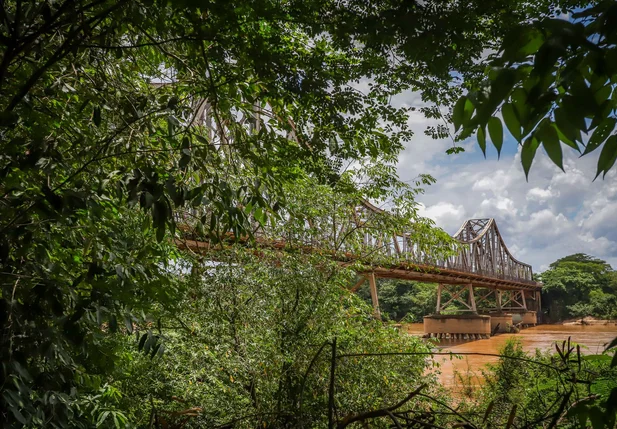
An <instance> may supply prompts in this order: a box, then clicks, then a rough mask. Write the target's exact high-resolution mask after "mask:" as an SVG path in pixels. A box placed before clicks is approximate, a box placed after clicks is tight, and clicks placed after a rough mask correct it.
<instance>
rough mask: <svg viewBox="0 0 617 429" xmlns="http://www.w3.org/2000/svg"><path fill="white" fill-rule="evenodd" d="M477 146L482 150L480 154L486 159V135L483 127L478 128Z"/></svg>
mask: <svg viewBox="0 0 617 429" xmlns="http://www.w3.org/2000/svg"><path fill="white" fill-rule="evenodd" d="M478 145H480V149H482V153H483V154H484V157H485V158H486V135H485V131H484V127H479V128H478Z"/></svg>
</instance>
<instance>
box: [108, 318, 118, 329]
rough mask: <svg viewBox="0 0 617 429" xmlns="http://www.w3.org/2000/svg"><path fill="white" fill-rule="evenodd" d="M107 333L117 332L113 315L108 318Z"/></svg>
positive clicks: (116, 323) (116, 322) (116, 320)
mask: <svg viewBox="0 0 617 429" xmlns="http://www.w3.org/2000/svg"><path fill="white" fill-rule="evenodd" d="M109 331H110V332H112V333H113V332H118V319H116V315H115V314H112V315H111V316H109Z"/></svg>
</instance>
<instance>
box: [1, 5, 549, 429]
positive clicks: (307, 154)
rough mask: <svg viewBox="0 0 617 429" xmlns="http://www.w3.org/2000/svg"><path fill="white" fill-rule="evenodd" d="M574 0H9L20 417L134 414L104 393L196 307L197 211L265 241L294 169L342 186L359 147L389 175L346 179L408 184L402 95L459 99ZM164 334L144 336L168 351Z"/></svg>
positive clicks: (6, 136) (11, 277)
mask: <svg viewBox="0 0 617 429" xmlns="http://www.w3.org/2000/svg"><path fill="white" fill-rule="evenodd" d="M555 3H557V4H561V2H552V1H544V2H539V3H537V4H533V5H530V4H529V2H524V1H517V2H512V1H509V0H507V1H506V0H502V1H495V2H491V3H490V5H487V4H486V2H484V1H479V0H478V1H472V2H468V3H461V2H455V1H427V2H422V3H421V4H420V3H415V2H407V1H402V0H388V1H375V2H371V3H370V5H369V6H370V7H367V3H366V2H365V1H364V0H362V1H360V0H354V1H348V2H337V1H331V0H311V1H289V2H279V1H270V0H261V1H257V2H245V1H240V0H238V1H233V2H231V3H230V2H229V1H227V0H215V1H211V2H195V1H192V0H190V1H189V0H181V1H176V2H167V1H159V0H143V1H127V0H120V1H115V0H114V1H111V0H97V1H92V2H87V1H82V0H60V1H47V0H35V1H31V2H24V1H22V0H9V1H4V2H2V4H1V5H0V55H1V58H0V195H1V197H0V207H1V209H0V210H1V211H0V214H1V216H0V287H1V289H0V331H1V336H0V360H1V362H2V369H1V373H0V386H2V387H1V389H2V391H1V395H0V413H1V418H2V420H3V422H6V423H5V424H6V425H7V426H16V427H20V426H24V425H25V426H41V425H48V426H56V427H89V426H91V425H92V416H93V413H94V414H96V413H97V412H98V411H101V410H103V411H101V414H100V415H98V414H97V420H96V421H97V422H99V419H101V420H100V422H101V424H102V425H107V426H111V425H115V422H116V421H118V422H121V421H123V417H122V416H124V414H121V411H117V410H116V408H114V407H116V404H117V403H118V402H122V400H125V401H128V399H127V396H126V395H124V396H123V397H122V398H124V399H118V398H117V397H116V396H114V397H113V398H114V399H113V400H111V399H109V400H108V399H105V400H103V399H102V398H103V396H97V395H103V393H101V389H102V386H104V385H105V379H106V378H107V377H108V376H109V374H111V373H113V371H114V368H116V367H117V366H118V365H120V366H121V365H123V364H124V363H123V362H124V360H125V359H129V358H128V357H127V356H126V353H127V352H126V350H125V349H124V346H122V343H121V342H120V343H118V342H115V340H114V341H112V339H115V338H116V335H118V334H117V332H118V331H123V332H131V331H133V329H134V325H137V326H140V327H141V328H142V329H141V331H143V327H144V326H145V324H148V323H152V324H156V323H155V322H156V320H155V319H152V315H153V314H156V313H157V312H161V311H163V310H164V311H167V312H171V313H173V312H174V311H180V310H179V309H178V308H177V307H176V304H177V303H178V302H180V299H179V298H180V297H183V296H184V295H183V290H182V287H183V285H184V283H183V282H182V281H181V276H180V275H179V274H182V273H178V272H177V270H176V268H177V264H179V262H177V261H178V256H177V252H176V248H175V244H176V243H175V241H173V240H174V238H175V235H174V234H175V233H176V223H175V216H176V215H178V213H179V212H183V211H188V212H190V211H191V210H189V209H190V208H192V207H201V208H202V209H204V208H205V210H203V211H201V212H199V213H200V215H201V216H200V217H199V219H198V220H199V221H200V222H201V225H202V226H201V228H202V231H203V234H205V235H207V236H208V237H209V239H210V240H211V241H212V242H213V243H218V242H220V240H221V238H222V237H227V236H228V233H230V232H231V233H233V236H234V237H236V238H237V239H240V237H243V236H248V237H252V231H253V228H252V227H253V225H252V224H251V220H253V219H256V220H257V221H258V222H259V223H261V224H266V223H267V222H268V221H272V220H275V219H276V213H278V212H279V211H280V209H281V207H284V206H285V204H286V199H287V197H288V195H286V191H285V185H286V184H287V183H289V182H294V181H295V180H298V179H303V178H304V177H306V176H309V177H310V178H311V179H313V180H315V181H316V182H317V183H319V184H320V185H327V186H332V185H334V184H336V183H338V182H340V181H343V182H344V180H341V176H342V175H343V174H342V173H343V171H344V170H345V169H349V168H353V167H352V166H355V165H358V164H363V165H364V166H365V167H366V168H367V169H368V170H369V171H372V174H371V177H372V180H373V183H374V186H369V187H362V186H359V185H358V184H356V185H357V186H352V187H351V188H349V187H345V188H343V189H338V191H339V192H343V193H345V192H348V193H349V194H353V195H354V198H356V199H357V197H358V195H359V194H360V195H362V196H363V197H365V198H372V199H375V200H380V201H385V200H388V197H390V196H391V195H390V193H389V191H388V188H389V187H391V186H392V184H393V183H397V182H398V179H397V177H396V176H395V175H394V169H392V168H382V166H390V167H391V166H392V165H393V164H394V163H395V162H396V159H397V155H398V153H399V152H400V150H401V149H402V147H403V143H404V142H405V141H407V140H408V139H409V138H410V137H411V132H410V129H409V124H408V117H407V112H408V109H407V108H400V109H397V108H394V107H392V106H391V104H390V98H391V96H393V95H396V94H398V93H400V92H401V91H403V90H407V89H412V90H417V91H421V92H422V97H423V99H424V100H428V101H432V102H434V103H437V104H436V105H435V106H431V107H428V108H426V109H424V113H425V114H426V115H427V116H429V117H434V118H440V117H442V115H441V111H440V110H439V106H440V105H441V104H444V103H448V102H449V100H452V99H453V98H455V97H456V96H458V94H459V88H457V86H456V85H452V82H453V80H455V79H456V78H458V77H461V76H462V77H465V78H468V79H471V80H473V79H474V78H475V77H476V76H477V75H478V70H480V69H481V68H482V64H479V63H481V61H478V59H479V58H480V56H481V54H482V52H483V51H484V49H486V48H492V47H495V46H496V44H497V43H498V42H499V40H500V39H501V36H502V35H503V34H504V33H505V32H506V31H507V30H508V29H510V28H512V27H513V26H514V25H516V24H517V23H518V22H521V21H523V20H528V19H531V18H537V17H542V16H547V15H548V14H549V13H550V10H551V6H552V5H554V4H555ZM470 35H473V37H470ZM359 82H362V83H366V84H367V85H368V90H367V91H364V92H363V91H360V90H358V83H359ZM204 212H205V213H206V214H207V215H205V214H204ZM430 232H431V228H430V225H427V224H423V225H422V228H421V231H420V234H424V235H425V236H427V237H429V238H430V237H431V235H430ZM252 238H254V237H252ZM438 241H439V240H438ZM219 244H220V243H219ZM219 311H220V315H219V317H220V318H225V317H227V313H226V308H224V307H222V308H220V309H219ZM163 335H164V334H163V333H162V332H159V333H158V334H156V335H155V334H150V335H146V337H143V334H142V336H141V337H140V342H141V339H142V338H143V339H144V340H143V343H141V347H140V346H139V344H140V343H138V344H136V347H137V348H138V349H139V348H141V349H142V350H145V351H148V352H154V351H157V352H158V350H161V348H160V347H161V346H160V345H159V347H158V348H156V347H157V344H161V340H162V339H163V338H162V337H163ZM159 337H160V338H159ZM281 364H283V363H281ZM247 365H248V364H247ZM252 370H253V371H257V370H256V369H252ZM92 401H94V402H100V406H99V408H96V406H97V405H98V403H97V404H96V405H93V406H92V407H91V406H90V405H88V404H91V405H92ZM101 407H106V408H101ZM95 408H96V409H97V410H98V411H96V412H95V411H94V409H95ZM107 412H108V414H104V413H107ZM103 416H106V417H103ZM128 417H130V416H128V415H127V418H128Z"/></svg>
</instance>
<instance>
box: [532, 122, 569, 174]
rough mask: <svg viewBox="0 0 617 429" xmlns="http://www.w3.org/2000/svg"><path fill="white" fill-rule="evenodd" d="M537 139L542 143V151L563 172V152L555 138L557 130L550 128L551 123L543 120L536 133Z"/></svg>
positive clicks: (557, 138) (557, 139) (556, 137)
mask: <svg viewBox="0 0 617 429" xmlns="http://www.w3.org/2000/svg"><path fill="white" fill-rule="evenodd" d="M536 136H537V138H538V139H539V140H540V141H541V142H542V146H544V150H545V151H546V153H547V155H548V157H549V158H550V159H551V161H553V163H554V164H555V165H556V166H557V167H559V168H560V169H561V170H563V152H562V150H561V143H560V142H559V137H558V136H557V130H555V128H553V127H552V126H551V123H550V122H549V121H548V120H547V119H544V120H543V121H542V123H541V124H540V126H539V127H538V131H537V133H536Z"/></svg>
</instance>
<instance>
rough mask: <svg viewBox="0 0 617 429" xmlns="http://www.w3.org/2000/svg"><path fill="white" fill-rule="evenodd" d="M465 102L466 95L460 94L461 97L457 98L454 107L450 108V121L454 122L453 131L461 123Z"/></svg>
mask: <svg viewBox="0 0 617 429" xmlns="http://www.w3.org/2000/svg"><path fill="white" fill-rule="evenodd" d="M466 102H467V97H465V96H462V97H461V98H459V99H458V101H457V102H456V104H455V105H454V109H453V110H452V123H453V124H454V131H458V129H459V128H460V127H461V125H462V124H463V118H464V116H465V103H466Z"/></svg>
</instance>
